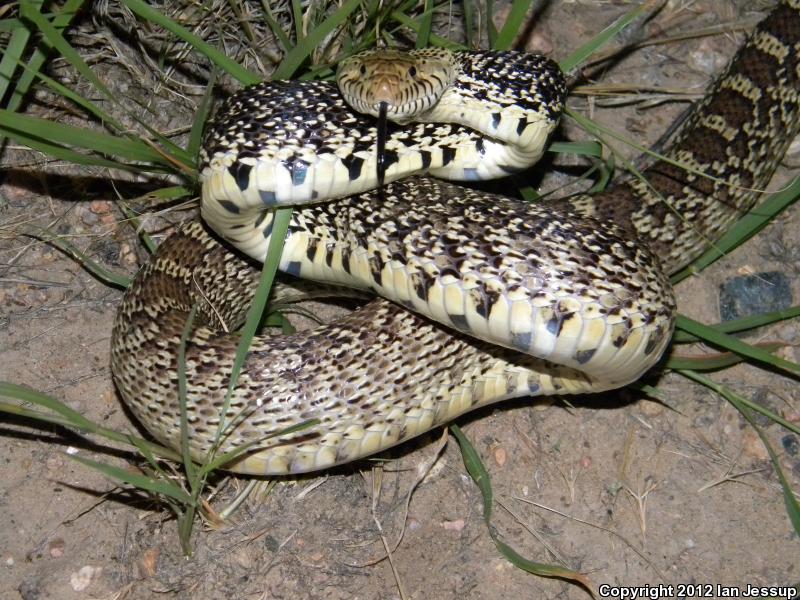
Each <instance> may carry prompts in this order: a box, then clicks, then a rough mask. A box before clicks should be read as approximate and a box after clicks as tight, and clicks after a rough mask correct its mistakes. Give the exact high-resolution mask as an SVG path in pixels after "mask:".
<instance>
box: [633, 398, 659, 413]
mask: <svg viewBox="0 0 800 600" xmlns="http://www.w3.org/2000/svg"><path fill="white" fill-rule="evenodd" d="M637 408H638V409H639V412H641V413H642V414H643V415H644V416H646V417H656V416H658V415H660V414H661V413H663V412H664V405H663V404H661V403H660V402H653V401H652V400H642V401H640V402H639V403H638V404H637Z"/></svg>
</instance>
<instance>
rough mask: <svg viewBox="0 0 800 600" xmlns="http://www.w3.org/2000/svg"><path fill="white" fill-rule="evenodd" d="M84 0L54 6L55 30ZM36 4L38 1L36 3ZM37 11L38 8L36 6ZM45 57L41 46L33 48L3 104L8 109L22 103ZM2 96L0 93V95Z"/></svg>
mask: <svg viewBox="0 0 800 600" xmlns="http://www.w3.org/2000/svg"><path fill="white" fill-rule="evenodd" d="M84 2H85V0H67V1H66V2H65V3H64V5H63V6H61V7H54V10H55V11H56V12H55V15H54V16H53V20H52V24H53V27H55V28H56V29H57V30H61V29H64V28H65V27H67V26H68V25H69V24H70V23H71V22H72V20H73V19H74V18H75V16H76V15H77V14H78V11H79V10H80V9H81V8H82V7H83V5H84ZM37 4H38V3H37ZM37 11H38V8H37ZM46 59H47V52H46V51H45V50H44V49H42V48H36V49H34V51H33V53H32V54H31V57H30V59H29V60H28V64H27V66H26V69H25V71H24V72H23V73H21V74H20V77H19V79H17V82H16V85H15V86H14V92H13V94H12V96H11V98H10V99H9V101H8V104H7V105H6V106H5V108H7V109H8V110H17V109H18V108H19V107H20V105H21V104H22V99H23V98H24V97H25V94H26V93H27V92H28V90H29V89H30V87H31V85H32V84H33V80H34V77H35V75H36V74H37V73H39V72H40V71H41V69H42V66H43V65H44V63H45V60H46ZM0 97H2V95H0Z"/></svg>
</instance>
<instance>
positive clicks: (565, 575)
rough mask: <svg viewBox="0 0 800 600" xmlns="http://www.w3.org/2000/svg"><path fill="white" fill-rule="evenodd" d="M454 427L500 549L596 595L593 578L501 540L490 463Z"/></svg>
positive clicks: (516, 561)
mask: <svg viewBox="0 0 800 600" xmlns="http://www.w3.org/2000/svg"><path fill="white" fill-rule="evenodd" d="M450 431H451V432H452V433H453V435H454V436H455V438H456V440H457V441H458V445H459V447H460V448H461V457H462V459H463V460H464V466H465V467H466V469H467V472H468V473H469V475H470V477H472V480H473V481H474V482H475V485H477V486H478V489H479V490H480V492H481V496H482V497H483V520H484V521H485V522H486V527H487V528H488V529H489V535H490V536H491V537H492V540H493V541H494V543H495V545H496V546H497V549H498V550H499V551H500V553H501V554H502V555H503V556H504V557H505V558H506V559H507V560H508V561H509V562H510V563H511V564H513V565H514V566H515V567H517V568H519V569H522V570H523V571H527V572H528V573H532V574H533V575H539V576H542V577H558V578H560V579H566V580H569V581H574V582H575V583H578V584H580V585H582V586H583V587H585V588H586V589H587V590H589V591H590V592H591V593H592V595H594V588H593V587H592V584H591V582H590V581H589V579H588V578H587V577H585V576H584V575H582V574H580V573H577V572H575V571H571V570H570V569H566V568H564V567H560V566H558V565H548V564H545V563H537V562H533V561H531V560H528V559H527V558H524V557H523V556H521V555H520V554H519V553H517V552H516V550H514V549H513V548H511V547H510V546H508V545H507V544H505V543H504V542H502V541H501V540H500V538H499V536H498V534H497V531H496V530H495V528H494V525H492V504H493V502H494V500H493V492H492V482H491V478H490V477H489V473H488V472H487V471H486V467H484V466H483V462H482V461H481V458H480V456H479V455H478V453H477V452H476V451H475V448H474V447H473V446H472V444H471V443H470V441H469V440H468V439H467V436H465V435H464V433H463V432H462V431H461V429H460V428H459V426H458V425H450Z"/></svg>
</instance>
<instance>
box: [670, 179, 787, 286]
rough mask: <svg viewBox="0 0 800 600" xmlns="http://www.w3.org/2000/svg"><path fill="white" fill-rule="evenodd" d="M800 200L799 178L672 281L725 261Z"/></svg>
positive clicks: (750, 213)
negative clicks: (729, 254) (719, 260)
mask: <svg viewBox="0 0 800 600" xmlns="http://www.w3.org/2000/svg"><path fill="white" fill-rule="evenodd" d="M798 199H800V177H796V178H795V179H794V180H793V181H792V182H791V184H789V185H788V186H787V187H785V188H784V189H782V190H781V191H779V192H775V193H774V194H770V196H769V197H768V198H767V199H766V200H765V201H764V202H762V203H761V204H759V205H758V206H757V207H755V208H753V209H752V210H750V211H749V212H748V213H747V214H746V215H745V216H743V217H742V218H741V219H739V220H738V221H737V222H736V223H735V224H734V225H733V226H732V227H731V228H730V229H728V231H727V232H726V233H725V235H723V236H722V237H721V238H720V239H719V240H718V241H717V242H716V243H715V244H714V246H713V247H712V248H709V249H708V250H707V251H706V252H705V254H703V255H702V256H700V257H699V258H698V259H696V260H695V261H694V262H692V264H691V265H689V266H688V267H686V268H685V269H683V270H682V271H679V272H678V273H676V274H675V275H673V276H672V277H670V281H672V283H673V284H675V283H678V282H679V281H683V280H684V279H686V278H687V277H689V276H690V275H694V274H695V273H699V272H700V271H702V270H703V269H705V268H706V267H707V266H709V265H710V264H712V263H713V262H715V261H716V260H717V259H719V258H722V257H723V256H725V255H726V254H727V253H728V252H730V251H731V250H733V249H734V248H736V247H737V246H739V245H741V244H742V243H744V242H745V241H746V240H748V239H750V238H751V237H752V236H754V235H755V234H756V233H758V232H759V231H761V230H762V229H763V228H764V227H765V226H766V225H768V224H769V223H771V222H772V221H773V220H774V219H775V217H776V216H777V215H779V214H780V213H781V212H783V211H784V210H785V209H786V208H788V207H789V206H791V205H792V204H794V203H795V202H796V201H797V200H798Z"/></svg>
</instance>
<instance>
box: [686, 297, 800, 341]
mask: <svg viewBox="0 0 800 600" xmlns="http://www.w3.org/2000/svg"><path fill="white" fill-rule="evenodd" d="M798 316H800V306H793V307H791V308H787V309H785V310H777V311H775V312H769V313H764V314H763V315H754V316H752V317H743V318H741V319H736V320H734V321H724V322H722V323H717V324H716V325H706V327H711V329H714V330H715V331H719V332H720V333H738V332H740V331H747V330H748V329H755V328H756V327H762V326H764V325H769V324H771V323H776V322H778V321H785V320H786V319H793V318H794V317H798ZM698 341H700V338H699V337H697V336H696V335H692V334H690V333H687V332H685V331H676V332H675V333H674V335H673V336H672V343H673V344H686V343H689V342H698Z"/></svg>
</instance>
